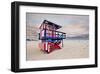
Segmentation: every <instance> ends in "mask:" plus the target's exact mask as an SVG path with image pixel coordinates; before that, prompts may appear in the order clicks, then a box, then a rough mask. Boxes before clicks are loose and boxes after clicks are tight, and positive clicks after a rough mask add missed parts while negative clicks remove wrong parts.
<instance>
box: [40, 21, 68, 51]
mask: <svg viewBox="0 0 100 74" xmlns="http://www.w3.org/2000/svg"><path fill="white" fill-rule="evenodd" d="M60 28H62V26H60V25H57V24H55V23H52V22H50V21H47V20H44V21H43V23H42V24H41V25H40V27H39V29H40V33H39V40H41V42H40V43H39V47H40V49H41V50H42V51H44V52H46V53H50V52H52V51H53V50H57V49H62V47H63V39H66V33H64V32H61V31H57V30H58V29H60Z"/></svg>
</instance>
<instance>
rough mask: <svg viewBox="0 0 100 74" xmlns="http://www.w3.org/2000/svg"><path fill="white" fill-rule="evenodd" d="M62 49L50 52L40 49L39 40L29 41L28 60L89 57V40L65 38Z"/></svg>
mask: <svg viewBox="0 0 100 74" xmlns="http://www.w3.org/2000/svg"><path fill="white" fill-rule="evenodd" d="M63 42H64V46H63V48H62V49H59V50H55V51H53V52H51V53H49V54H47V53H44V52H42V51H41V50H40V48H39V46H38V44H39V41H27V44H26V45H27V47H26V48H27V49H26V53H27V55H26V60H27V61H33V60H51V59H52V60H55V59H76V58H88V57H89V40H64V41H63Z"/></svg>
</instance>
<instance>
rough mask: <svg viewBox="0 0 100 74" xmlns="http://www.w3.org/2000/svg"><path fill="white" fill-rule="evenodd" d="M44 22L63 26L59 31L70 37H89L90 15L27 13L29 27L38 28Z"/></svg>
mask: <svg viewBox="0 0 100 74" xmlns="http://www.w3.org/2000/svg"><path fill="white" fill-rule="evenodd" d="M44 20H48V21H51V22H53V23H55V24H58V25H61V26H62V28H61V29H59V31H62V32H65V33H66V34H67V36H68V37H77V36H78V37H81V36H85V35H89V16H88V15H72V14H43V13H26V22H27V25H33V26H35V27H37V28H38V27H39V26H40V25H41V23H42V22H43V21H44Z"/></svg>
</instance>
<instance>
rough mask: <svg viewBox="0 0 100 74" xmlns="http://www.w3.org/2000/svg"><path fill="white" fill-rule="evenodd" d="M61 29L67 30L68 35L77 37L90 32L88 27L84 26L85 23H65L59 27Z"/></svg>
mask: <svg viewBox="0 0 100 74" xmlns="http://www.w3.org/2000/svg"><path fill="white" fill-rule="evenodd" d="M59 31H63V32H65V33H66V34H67V36H68V37H75V36H80V35H85V34H88V33H89V31H88V29H87V27H86V26H84V24H71V25H64V26H63V27H62V28H61V29H59Z"/></svg>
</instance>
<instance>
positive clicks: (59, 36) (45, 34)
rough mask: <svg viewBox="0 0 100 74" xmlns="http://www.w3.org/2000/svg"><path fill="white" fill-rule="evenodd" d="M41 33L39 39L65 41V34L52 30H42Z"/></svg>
mask: <svg viewBox="0 0 100 74" xmlns="http://www.w3.org/2000/svg"><path fill="white" fill-rule="evenodd" d="M42 31H44V32H43V33H42V32H41V34H42V35H41V34H39V39H50V38H51V39H66V33H64V32H60V31H54V30H53V31H52V30H42ZM48 31H49V33H48Z"/></svg>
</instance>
